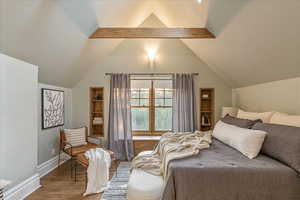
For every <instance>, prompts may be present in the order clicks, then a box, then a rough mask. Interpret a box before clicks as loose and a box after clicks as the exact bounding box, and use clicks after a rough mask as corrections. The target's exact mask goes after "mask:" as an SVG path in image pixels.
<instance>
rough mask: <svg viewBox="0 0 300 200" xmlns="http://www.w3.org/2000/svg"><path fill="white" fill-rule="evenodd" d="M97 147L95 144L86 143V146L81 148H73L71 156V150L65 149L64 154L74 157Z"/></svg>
mask: <svg viewBox="0 0 300 200" xmlns="http://www.w3.org/2000/svg"><path fill="white" fill-rule="evenodd" d="M97 147H98V145H97V144H93V143H89V142H88V143H87V144H86V145H82V146H78V147H73V148H72V154H71V148H68V149H65V152H66V153H67V154H69V155H71V156H76V155H78V154H80V153H84V152H86V151H88V150H90V149H93V148H97Z"/></svg>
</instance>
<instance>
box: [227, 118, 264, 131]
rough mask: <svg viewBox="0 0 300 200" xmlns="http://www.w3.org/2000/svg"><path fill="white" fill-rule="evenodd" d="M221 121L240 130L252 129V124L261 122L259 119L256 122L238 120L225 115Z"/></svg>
mask: <svg viewBox="0 0 300 200" xmlns="http://www.w3.org/2000/svg"><path fill="white" fill-rule="evenodd" d="M221 121H222V122H224V123H226V124H231V125H234V126H238V127H240V128H248V129H250V128H252V127H253V126H254V124H256V123H258V122H262V120H261V119H257V120H250V119H240V118H236V117H232V116H230V115H229V114H227V115H226V116H225V117H223V118H222V119H221Z"/></svg>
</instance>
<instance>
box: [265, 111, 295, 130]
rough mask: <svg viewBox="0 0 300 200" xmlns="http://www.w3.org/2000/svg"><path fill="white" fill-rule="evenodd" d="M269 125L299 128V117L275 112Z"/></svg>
mask: <svg viewBox="0 0 300 200" xmlns="http://www.w3.org/2000/svg"><path fill="white" fill-rule="evenodd" d="M270 123H271V124H281V125H287V126H296V127H300V115H288V114H285V113H279V112H276V113H275V114H274V115H273V116H272V118H271V121H270Z"/></svg>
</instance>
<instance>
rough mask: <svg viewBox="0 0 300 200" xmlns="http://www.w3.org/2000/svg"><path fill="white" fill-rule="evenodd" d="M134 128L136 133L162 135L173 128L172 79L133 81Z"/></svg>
mask: <svg viewBox="0 0 300 200" xmlns="http://www.w3.org/2000/svg"><path fill="white" fill-rule="evenodd" d="M131 88H132V89H131V112H132V130H133V134H134V135H161V134H162V133H164V132H167V131H170V130H171V129H172V103H173V91H172V89H171V88H172V81H171V80H132V81H131Z"/></svg>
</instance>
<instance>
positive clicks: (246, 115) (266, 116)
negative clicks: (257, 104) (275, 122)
mask: <svg viewBox="0 0 300 200" xmlns="http://www.w3.org/2000/svg"><path fill="white" fill-rule="evenodd" d="M273 114H274V112H262V113H256V112H246V111H243V110H241V109H239V111H238V114H237V118H242V119H250V120H257V119H261V120H262V121H263V122H264V123H269V122H270V120H271V117H272V115H273Z"/></svg>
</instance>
